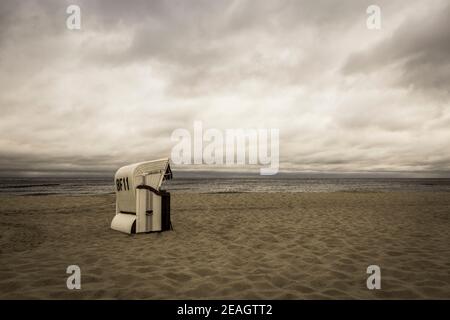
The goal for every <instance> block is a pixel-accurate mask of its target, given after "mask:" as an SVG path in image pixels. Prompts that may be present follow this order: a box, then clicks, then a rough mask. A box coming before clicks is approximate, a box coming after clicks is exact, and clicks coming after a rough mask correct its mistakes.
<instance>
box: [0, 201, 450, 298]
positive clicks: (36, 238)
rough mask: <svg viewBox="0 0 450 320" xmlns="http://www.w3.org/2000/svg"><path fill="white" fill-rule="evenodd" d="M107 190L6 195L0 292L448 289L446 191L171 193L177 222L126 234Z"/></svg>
mask: <svg viewBox="0 0 450 320" xmlns="http://www.w3.org/2000/svg"><path fill="white" fill-rule="evenodd" d="M114 201H115V198H114V195H101V196H100V195H97V196H58V195H50V196H1V197H0V236H1V238H0V243H1V247H0V250H1V251H0V260H1V265H0V298H2V299H16V298H31V299H88V298H89V299H178V298H188V299H197V298H201V299H346V298H349V299H354V298H357V299H400V298H411V299H450V249H449V247H450V246H449V244H450V194H449V193H432V192H427V193H425V192H422V193H417V192H405V193H401V192H392V193H362V192H361V193H350V192H341V193H273V194H272V193H271V194H267V193H234V194H181V193H175V194H172V222H173V227H174V231H170V232H164V233H154V234H139V235H132V236H129V235H125V234H122V233H119V232H116V231H113V230H111V229H110V228H109V225H110V222H111V219H112V217H113V214H114V209H115V203H114ZM72 264H75V265H78V266H79V267H80V268H81V290H68V289H67V287H66V279H67V277H68V276H69V275H68V274H66V268H67V266H68V265H72ZM373 264H375V265H378V266H380V268H381V289H380V290H368V289H367V287H366V279H367V277H368V276H369V275H368V274H366V268H367V267H368V266H369V265H373Z"/></svg>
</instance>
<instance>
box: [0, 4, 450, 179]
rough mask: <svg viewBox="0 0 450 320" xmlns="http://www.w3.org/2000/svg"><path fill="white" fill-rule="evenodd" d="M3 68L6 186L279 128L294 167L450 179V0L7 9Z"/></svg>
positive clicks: (0, 167)
mask: <svg viewBox="0 0 450 320" xmlns="http://www.w3.org/2000/svg"><path fill="white" fill-rule="evenodd" d="M70 4H77V5H79V6H80V8H81V30H69V29H67V28H66V19H67V17H68V15H67V13H66V8H67V6H68V5H70ZM370 4H376V5H378V6H380V8H381V19H382V20H381V29H380V30H369V29H368V28H367V27H366V19H367V17H368V14H367V13H366V9H367V7H368V6H369V5H370ZM0 70H1V72H0V86H1V88H2V89H1V91H0V108H1V117H0V175H2V174H9V175H10V174H39V173H40V174H43V173H45V174H47V173H65V172H71V171H80V172H92V173H97V172H109V171H111V170H115V169H117V167H119V166H121V165H123V164H127V163H131V162H135V161H142V160H147V159H153V158H159V157H165V156H170V151H171V148H172V147H173V146H174V145H175V142H173V141H171V139H170V137H171V133H172V132H173V130H175V129H177V128H186V129H188V130H192V129H193V121H194V120H200V121H203V126H204V127H205V128H217V129H220V130H224V129H227V128H244V129H245V128H279V129H280V170H281V171H284V170H299V171H329V172H336V171H337V172H341V171H342V172H347V171H414V172H431V173H436V174H437V175H441V176H449V173H450V92H449V90H450V5H449V2H448V1H446V0H443V1H437V0H436V1H433V0H432V1H430V0H426V1H425V0H424V1H416V0H413V1H394V0H388V1H373V0H371V1H361V0H354V1H348V0H345V1H332V0H330V1H320V0H314V1H300V0H292V1H284V0H276V1H216V0H208V1H205V0H203V1H198V0H196V1H144V0H142V1H92V0H89V1H75V0H74V1H29V0H25V1H20V2H18V1H4V0H2V1H1V2H0ZM198 168H200V167H198Z"/></svg>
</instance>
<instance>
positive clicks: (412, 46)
mask: <svg viewBox="0 0 450 320" xmlns="http://www.w3.org/2000/svg"><path fill="white" fill-rule="evenodd" d="M384 68H392V69H394V70H395V71H396V74H397V79H396V80H397V81H398V83H399V84H401V85H403V86H410V85H415V86H417V87H420V88H421V89H423V90H434V89H443V90H445V91H446V92H447V93H448V92H449V88H450V4H448V3H447V4H445V5H444V6H442V7H439V8H436V10H434V11H433V12H432V13H430V14H427V15H422V16H420V17H416V18H414V19H406V20H405V21H404V22H403V24H402V25H401V26H400V27H399V28H398V29H397V30H396V31H395V32H394V34H393V35H392V37H389V38H387V39H384V40H383V41H381V43H379V44H377V45H376V46H374V47H371V48H369V49H367V50H365V51H363V52H358V53H354V54H352V55H350V57H349V58H348V60H347V63H346V64H345V66H344V68H343V71H344V72H345V73H346V74H352V73H370V72H377V71H380V70H382V69H384Z"/></svg>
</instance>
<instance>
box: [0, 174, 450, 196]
mask: <svg viewBox="0 0 450 320" xmlns="http://www.w3.org/2000/svg"><path fill="white" fill-rule="evenodd" d="M114 187H115V184H114V181H113V177H82V178H81V177H76V178H74V177H32V178H29V177H27V178H24V177H20V178H13V177H6V178H0V195H52V194H62V195H88V194H112V193H114V191H115V190H114ZM162 189H165V190H167V191H169V192H175V193H176V192H183V193H186V192H194V193H241V192H397V191H399V192H414V191H421V192H450V179H449V178H376V177H375V178H373V177H371V178H354V177H352V178H345V177H298V176H289V175H282V176H270V177H268V176H245V175H244V176H239V175H233V176H231V177H230V176H222V177H214V176H210V175H205V176H198V177H196V176H192V175H191V176H183V175H182V176H181V177H178V178H177V176H176V174H174V179H173V180H170V181H165V182H164V183H163V185H162Z"/></svg>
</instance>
